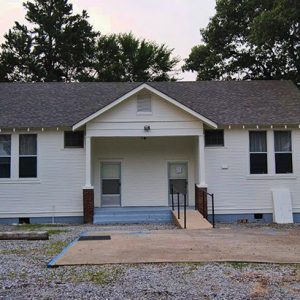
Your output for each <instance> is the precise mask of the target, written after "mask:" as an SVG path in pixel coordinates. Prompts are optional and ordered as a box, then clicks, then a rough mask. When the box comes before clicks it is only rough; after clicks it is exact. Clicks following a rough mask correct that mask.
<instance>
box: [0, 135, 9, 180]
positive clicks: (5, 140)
mask: <svg viewBox="0 0 300 300" xmlns="http://www.w3.org/2000/svg"><path fill="white" fill-rule="evenodd" d="M10 156H11V136H10V135H9V134H2V135H0V178H10V162H11V158H10Z"/></svg>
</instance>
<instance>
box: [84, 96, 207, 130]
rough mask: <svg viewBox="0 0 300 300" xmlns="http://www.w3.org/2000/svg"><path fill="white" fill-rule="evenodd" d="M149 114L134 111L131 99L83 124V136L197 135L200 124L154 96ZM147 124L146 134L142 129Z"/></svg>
mask: <svg viewBox="0 0 300 300" xmlns="http://www.w3.org/2000/svg"><path fill="white" fill-rule="evenodd" d="M151 107H152V113H150V114H149V113H143V114H141V113H138V112H137V97H136V96H132V97H130V98H129V99H127V100H125V101H124V102H122V103H120V104H118V105H117V106H116V107H113V108H112V109H110V110H108V111H106V112H105V113H103V114H102V115H100V116H99V117H97V118H95V119H94V120H92V121H90V122H89V123H88V124H87V125H86V132H87V136H187V135H188V136H191V135H198V134H200V133H201V129H202V122H201V121H200V120H198V119H197V118H196V117H194V116H192V115H190V114H188V113H186V112H184V111H183V110H181V109H179V108H178V107H176V106H175V105H173V104H170V103H169V102H167V101H166V100H163V99H161V98H159V97H158V96H156V95H154V94H153V95H152V97H151ZM145 125H150V126H151V130H150V131H149V132H145V131H144V126H145Z"/></svg>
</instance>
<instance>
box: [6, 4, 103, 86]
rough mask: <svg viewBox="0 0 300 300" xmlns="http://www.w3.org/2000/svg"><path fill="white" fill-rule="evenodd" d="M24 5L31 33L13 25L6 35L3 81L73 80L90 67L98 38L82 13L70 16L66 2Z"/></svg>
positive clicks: (68, 5)
mask: <svg viewBox="0 0 300 300" xmlns="http://www.w3.org/2000/svg"><path fill="white" fill-rule="evenodd" d="M23 5H24V7H25V8H26V10H27V13H26V20H27V21H28V22H29V23H30V25H31V26H30V27H32V29H30V30H28V28H27V27H26V26H24V25H20V24H19V23H17V22H16V23H15V26H14V27H13V28H12V29H11V30H10V31H9V33H8V34H6V35H5V42H4V43H3V44H2V53H1V57H0V63H1V67H3V68H4V70H6V71H7V73H6V75H5V79H6V80H13V81H19V80H24V81H31V80H36V81H64V80H72V79H76V78H77V77H78V76H79V74H80V73H81V72H83V70H85V68H88V67H90V66H91V63H92V60H93V54H94V47H95V39H96V37H97V35H98V34H97V33H96V32H94V31H93V28H92V26H91V25H90V24H89V23H88V20H87V19H88V15H87V13H86V12H85V11H83V12H82V13H81V14H73V8H72V4H70V3H68V0H48V1H44V0H33V1H27V2H25V3H24V4H23ZM0 76H1V75H0ZM2 77H3V75H2Z"/></svg>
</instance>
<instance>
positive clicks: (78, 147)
mask: <svg viewBox="0 0 300 300" xmlns="http://www.w3.org/2000/svg"><path fill="white" fill-rule="evenodd" d="M67 133H82V146H67V145H66V134H67ZM84 146H85V142H84V131H83V130H77V131H72V130H65V131H64V149H84Z"/></svg>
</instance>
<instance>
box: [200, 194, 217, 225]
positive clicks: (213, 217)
mask: <svg viewBox="0 0 300 300" xmlns="http://www.w3.org/2000/svg"><path fill="white" fill-rule="evenodd" d="M201 191H202V196H203V198H202V199H203V201H202V205H203V207H202V209H203V216H204V218H206V219H207V220H208V217H207V216H205V201H204V195H205V194H206V195H207V196H210V197H211V214H212V225H213V228H215V196H214V194H213V193H212V194H210V193H208V192H207V191H205V190H204V189H201ZM207 215H208V212H207Z"/></svg>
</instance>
